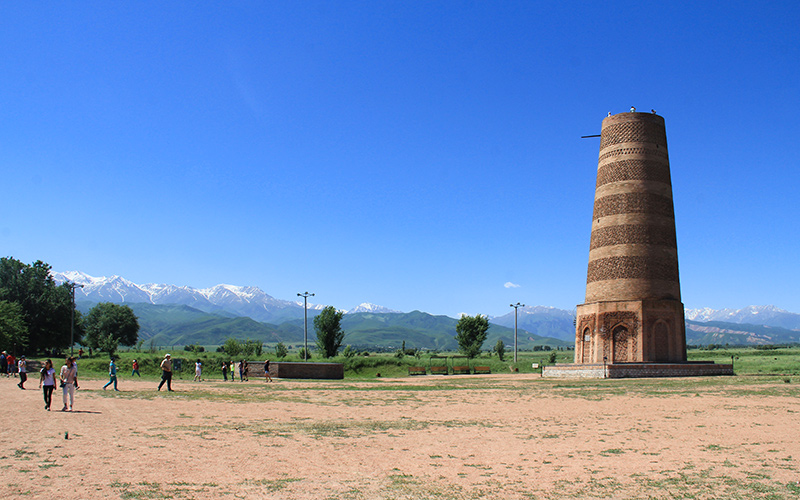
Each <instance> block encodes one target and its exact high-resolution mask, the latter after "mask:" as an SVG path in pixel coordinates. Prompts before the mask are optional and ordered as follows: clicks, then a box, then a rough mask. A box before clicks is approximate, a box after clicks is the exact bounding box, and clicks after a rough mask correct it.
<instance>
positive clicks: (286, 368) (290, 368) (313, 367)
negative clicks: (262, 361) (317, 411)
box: [251, 361, 344, 380]
mask: <svg viewBox="0 0 800 500" xmlns="http://www.w3.org/2000/svg"><path fill="white" fill-rule="evenodd" d="M261 368H262V370H261V371H262V376H263V365H262V366H261ZM251 370H252V367H251ZM269 373H270V375H271V376H273V377H277V378H313V379H334V380H341V379H343V378H344V365H343V364H342V363H292V362H274V361H273V362H270V364H269Z"/></svg>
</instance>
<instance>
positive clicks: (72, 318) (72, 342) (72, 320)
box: [67, 281, 83, 356]
mask: <svg viewBox="0 0 800 500" xmlns="http://www.w3.org/2000/svg"><path fill="white" fill-rule="evenodd" d="M67 286H68V287H69V289H70V291H71V292H72V309H70V311H69V355H70V356H72V355H73V354H74V346H75V289H76V288H83V285H79V284H77V283H72V282H69V281H68V282H67Z"/></svg>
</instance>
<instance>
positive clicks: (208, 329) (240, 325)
mask: <svg viewBox="0 0 800 500" xmlns="http://www.w3.org/2000/svg"><path fill="white" fill-rule="evenodd" d="M53 277H54V279H55V281H56V282H58V283H61V282H64V281H70V282H74V283H76V284H78V285H83V287H82V288H76V289H75V296H76V302H77V303H78V305H79V309H82V310H86V311H88V309H89V308H91V307H92V306H93V305H94V304H96V303H98V302H115V303H125V304H128V305H130V306H131V307H132V308H133V309H134V312H135V313H136V314H137V316H138V317H139V319H140V324H141V326H142V329H141V335H140V336H141V338H144V339H153V341H154V342H156V343H157V344H160V345H162V344H163V345H169V344H183V343H186V344H188V343H199V344H216V343H221V342H217V341H216V340H219V339H222V341H224V339H225V338H227V337H228V336H235V337H237V338H245V337H249V338H253V339H261V340H263V341H265V342H274V341H283V342H295V341H298V340H302V338H303V316H304V308H303V302H302V301H287V300H280V299H276V298H274V297H272V296H270V295H268V294H267V293H265V292H264V291H263V290H261V289H260V288H258V287H248V286H236V285H216V286H213V287H210V288H205V289H196V288H191V287H187V286H181V287H179V286H175V285H166V284H153V283H150V284H144V285H140V284H136V283H133V282H131V281H129V280H126V279H125V278H122V277H120V276H112V277H99V278H98V277H93V276H89V275H88V274H85V273H82V272H77V271H71V272H63V273H53ZM324 307H325V306H324V305H320V304H311V303H309V305H308V315H309V317H310V318H312V317H313V316H314V315H316V314H318V313H319V312H320V311H321V310H322V309H323V308H324ZM345 312H346V314H345V316H344V319H343V321H342V323H343V324H342V326H343V328H344V329H345V331H346V332H348V339H347V343H350V344H353V345H363V346H364V347H366V346H389V345H392V346H394V345H395V344H397V346H398V347H399V345H400V344H401V343H402V341H404V340H405V341H406V344H407V346H408V347H420V348H432V349H450V348H452V347H454V345H455V343H454V340H453V337H454V335H455V324H456V322H457V319H454V318H450V317H447V316H433V315H430V314H428V313H424V312H420V311H413V312H411V313H402V312H400V311H395V310H392V309H389V308H386V307H383V306H378V305H375V304H370V303H368V302H365V303H363V304H360V305H359V306H357V307H355V308H353V309H351V310H349V311H345ZM516 313H517V318H516V319H517V325H518V330H519V332H518V342H519V343H520V346H521V348H526V347H522V346H523V345H525V346H528V347H531V346H535V345H551V346H561V345H568V344H571V343H572V342H573V341H574V338H575V333H574V328H575V327H574V323H573V320H574V316H575V311H574V310H572V311H568V310H564V309H557V308H555V307H547V306H525V307H520V308H519V309H518V310H517V311H516ZM685 314H686V320H687V321H686V336H687V344H690V345H707V344H711V343H714V344H726V343H729V344H774V343H791V342H799V341H800V314H796V313H791V312H789V311H785V310H783V309H779V308H777V307H774V306H750V307H747V308H744V309H738V310H734V309H722V310H713V309H708V308H706V309H686V311H685ZM514 315H515V311H510V312H509V313H507V314H505V315H502V316H497V317H490V318H489V320H490V323H491V325H492V327H491V328H490V331H489V340H488V341H487V344H485V346H487V347H491V345H494V344H491V345H490V344H489V342H490V341H491V340H492V339H495V342H496V339H497V338H503V339H504V341H508V342H512V343H513V328H514V320H515V317H514ZM509 332H510V333H509Z"/></svg>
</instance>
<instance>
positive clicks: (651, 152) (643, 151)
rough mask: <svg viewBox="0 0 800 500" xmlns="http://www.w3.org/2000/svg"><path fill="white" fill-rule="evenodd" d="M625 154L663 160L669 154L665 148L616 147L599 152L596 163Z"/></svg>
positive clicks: (666, 158)
mask: <svg viewBox="0 0 800 500" xmlns="http://www.w3.org/2000/svg"><path fill="white" fill-rule="evenodd" d="M601 151H602V149H601ZM625 155H647V156H657V157H659V158H664V159H665V160H669V154H668V153H667V151H666V150H663V151H662V150H660V149H650V148H618V149H614V150H611V151H606V152H605V153H601V154H600V159H599V160H598V163H602V162H603V161H604V160H607V159H609V158H616V157H618V156H625Z"/></svg>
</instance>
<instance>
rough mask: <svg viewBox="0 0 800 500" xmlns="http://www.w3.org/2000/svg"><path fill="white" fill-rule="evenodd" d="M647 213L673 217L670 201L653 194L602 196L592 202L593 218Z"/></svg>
mask: <svg viewBox="0 0 800 500" xmlns="http://www.w3.org/2000/svg"><path fill="white" fill-rule="evenodd" d="M629 213H647V214H654V215H660V216H662V217H670V218H674V217H675V212H674V208H673V205H672V199H670V198H667V197H665V196H660V195H657V194H653V193H622V194H612V195H609V196H604V197H602V198H600V199H598V200H596V201H595V202H594V218H595V219H597V218H600V217H606V216H609V215H619V214H629Z"/></svg>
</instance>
